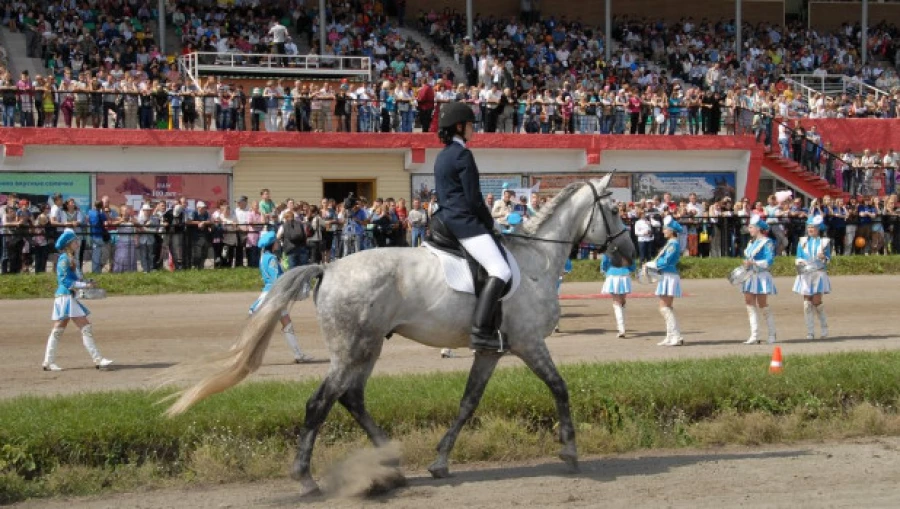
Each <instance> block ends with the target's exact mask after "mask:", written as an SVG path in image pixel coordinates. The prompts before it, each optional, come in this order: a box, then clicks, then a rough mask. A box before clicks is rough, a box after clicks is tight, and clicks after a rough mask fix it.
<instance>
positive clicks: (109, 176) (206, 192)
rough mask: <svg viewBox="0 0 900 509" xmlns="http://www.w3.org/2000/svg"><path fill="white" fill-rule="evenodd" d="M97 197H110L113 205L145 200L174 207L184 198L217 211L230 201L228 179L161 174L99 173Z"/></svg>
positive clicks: (210, 176) (131, 203)
mask: <svg viewBox="0 0 900 509" xmlns="http://www.w3.org/2000/svg"><path fill="white" fill-rule="evenodd" d="M96 181H97V184H96V187H95V193H94V196H95V197H96V198H97V199H100V198H101V197H103V196H109V198H110V202H111V203H112V204H114V205H132V206H135V205H138V206H139V205H140V204H141V203H142V202H143V200H144V197H146V196H149V197H150V198H151V199H152V200H153V201H154V202H156V201H162V200H165V201H166V202H167V203H170V204H171V203H172V202H174V201H176V200H178V198H180V197H181V196H184V197H186V198H187V199H188V203H189V204H190V205H191V207H193V204H194V203H195V202H197V201H199V200H203V201H205V202H207V203H208V204H209V206H210V208H212V207H215V204H216V202H218V201H219V200H220V199H228V175H184V174H182V175H177V174H159V173H98V174H97V177H96Z"/></svg>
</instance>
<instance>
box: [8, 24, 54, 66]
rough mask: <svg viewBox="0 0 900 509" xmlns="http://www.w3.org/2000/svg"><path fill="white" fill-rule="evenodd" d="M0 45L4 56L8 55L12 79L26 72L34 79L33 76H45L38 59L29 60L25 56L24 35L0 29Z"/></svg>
mask: <svg viewBox="0 0 900 509" xmlns="http://www.w3.org/2000/svg"><path fill="white" fill-rule="evenodd" d="M0 36H2V37H0V44H2V45H3V47H4V48H6V54H7V55H9V62H8V64H7V65H8V66H9V70H10V74H12V76H13V78H14V79H18V77H19V74H20V73H21V72H23V71H28V74H29V76H31V78H32V79H34V77H35V76H39V75H42V76H45V75H46V74H47V68H46V67H44V62H43V61H41V59H40V58H30V57H27V56H25V55H26V53H25V34H23V33H22V32H10V30H9V28H7V27H3V28H2V29H0Z"/></svg>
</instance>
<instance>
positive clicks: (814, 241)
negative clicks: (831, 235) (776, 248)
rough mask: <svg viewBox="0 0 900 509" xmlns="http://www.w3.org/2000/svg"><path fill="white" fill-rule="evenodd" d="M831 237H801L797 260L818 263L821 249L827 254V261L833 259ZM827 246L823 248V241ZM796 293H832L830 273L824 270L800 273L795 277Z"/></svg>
mask: <svg viewBox="0 0 900 509" xmlns="http://www.w3.org/2000/svg"><path fill="white" fill-rule="evenodd" d="M830 240H831V239H826V238H822V237H801V238H800V242H798V243H797V261H800V260H803V261H804V262H809V263H816V262H821V260H819V250H822V251H823V253H824V254H825V263H826V264H827V263H828V262H830V261H831V244H832V243H831V242H830ZM823 242H824V243H825V248H824V249H822V243H823ZM793 291H794V293H799V294H800V295H807V296H808V295H816V294H819V293H831V280H830V279H828V273H827V272H825V271H824V270H817V271H814V272H808V273H806V274H802V275H798V276H797V278H796V279H794V288H793Z"/></svg>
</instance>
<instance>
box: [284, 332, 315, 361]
mask: <svg viewBox="0 0 900 509" xmlns="http://www.w3.org/2000/svg"><path fill="white" fill-rule="evenodd" d="M281 333H282V334H284V341H285V342H286V343H287V344H288V347H289V348H290V349H291V351H292V352H294V362H296V363H297V364H299V363H301V362H307V361H309V360H310V357H309V356H308V355H306V354H305V353H303V351H302V350H300V343H299V342H298V341H297V335H296V334H294V324H293V323H289V324H287V325H285V326H284V328H283V329H281Z"/></svg>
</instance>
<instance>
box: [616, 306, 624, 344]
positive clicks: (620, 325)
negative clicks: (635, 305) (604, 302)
mask: <svg viewBox="0 0 900 509" xmlns="http://www.w3.org/2000/svg"><path fill="white" fill-rule="evenodd" d="M613 311H614V312H615V314H616V328H617V329H618V330H619V334H618V337H620V338H624V337H625V306H622V305H620V304H619V303H618V302H614V303H613Z"/></svg>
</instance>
